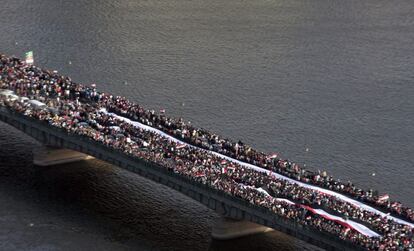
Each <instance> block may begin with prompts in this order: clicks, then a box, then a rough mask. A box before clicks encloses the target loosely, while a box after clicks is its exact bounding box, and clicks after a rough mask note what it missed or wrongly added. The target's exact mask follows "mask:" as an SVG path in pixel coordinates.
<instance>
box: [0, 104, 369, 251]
mask: <svg viewBox="0 0 414 251" xmlns="http://www.w3.org/2000/svg"><path fill="white" fill-rule="evenodd" d="M0 112H1V113H3V114H8V115H9V117H11V118H13V119H17V120H20V121H22V123H29V124H31V125H33V126H36V127H37V128H39V129H40V128H43V129H44V131H48V132H49V133H51V134H53V135H54V136H57V137H59V138H62V139H64V140H66V141H68V142H72V143H74V144H79V142H82V143H83V144H86V145H89V146H91V147H97V148H100V149H101V150H102V151H105V152H108V151H109V152H111V153H114V154H116V155H118V156H120V157H122V158H124V159H128V160H130V161H131V162H134V163H137V164H140V165H142V166H144V167H147V168H149V169H152V170H155V171H157V172H159V173H163V174H164V175H168V176H169V177H172V178H174V179H175V180H179V181H181V182H183V183H185V184H187V185H189V186H192V187H196V188H198V189H200V190H202V191H204V192H206V193H207V194H209V195H210V196H212V197H215V198H221V199H222V200H223V199H224V200H225V201H228V202H231V204H235V205H238V206H241V207H242V208H245V209H248V210H245V211H249V212H254V214H252V215H253V216H256V217H257V216H259V217H260V218H261V219H268V220H266V221H264V222H263V224H264V225H266V226H268V227H272V228H275V229H277V230H281V231H282V232H285V233H288V234H291V235H294V236H301V239H306V237H312V238H314V239H315V240H318V239H325V240H330V241H333V242H336V243H341V245H340V246H341V247H343V248H344V249H347V250H365V249H364V248H362V247H361V246H359V245H356V244H354V243H353V242H351V241H349V240H343V239H341V238H339V237H338V236H336V235H334V234H331V233H328V232H322V231H320V230H318V229H317V228H316V227H314V226H309V225H303V224H300V223H299V222H298V221H296V220H294V219H288V218H285V217H283V216H280V215H278V214H276V213H274V212H272V211H270V210H269V209H268V208H266V207H263V206H259V205H255V204H252V203H250V202H248V201H246V200H244V199H242V198H239V197H235V196H232V195H230V194H228V193H226V192H224V191H221V190H218V189H216V188H214V187H213V186H210V185H209V184H203V183H200V182H197V181H195V180H193V179H191V178H190V177H189V176H185V175H181V174H179V173H175V172H173V171H171V170H169V169H167V168H165V167H164V166H161V165H159V164H157V163H155V162H151V161H148V160H146V159H143V158H139V157H136V156H132V155H130V154H127V153H125V152H124V151H121V150H119V149H115V148H112V147H110V146H107V145H105V144H103V143H102V142H100V141H95V140H93V139H91V138H90V137H87V136H85V135H79V134H75V133H70V132H68V131H67V130H65V129H63V128H59V127H54V126H51V125H50V124H49V123H48V122H47V121H41V120H38V119H35V118H32V117H28V116H24V115H23V114H21V113H18V112H15V111H13V110H10V109H7V108H6V107H2V106H0ZM69 148H70V147H69ZM73 150H77V151H79V150H80V149H79V148H73ZM81 151H82V150H81ZM84 153H87V154H88V152H84ZM95 157H98V156H95ZM131 171H133V170H131ZM256 223H257V222H256ZM286 230H288V231H286ZM305 233H306V234H305ZM304 237H305V238H304ZM309 242H312V241H309Z"/></svg>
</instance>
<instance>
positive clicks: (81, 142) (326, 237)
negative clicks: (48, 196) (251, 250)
mask: <svg viewBox="0 0 414 251" xmlns="http://www.w3.org/2000/svg"><path fill="white" fill-rule="evenodd" d="M0 120H1V121H3V122H5V123H8V124H10V125H12V126H14V127H16V128H17V129H19V130H21V131H23V132H24V133H25V134H27V135H29V136H31V137H33V138H35V139H36V140H38V141H39V142H41V143H43V144H44V145H48V146H54V147H59V148H68V149H72V150H75V151H78V152H81V153H84V154H88V155H91V156H94V157H96V158H98V159H100V160H103V161H106V162H109V163H111V164H114V165H116V166H119V167H121V168H124V169H127V170H129V171H131V172H134V173H136V174H138V175H141V176H143V177H146V178H148V179H151V180H153V181H155V182H158V183H161V184H164V185H166V186H168V187H170V188H172V189H174V190H176V191H178V192H180V193H183V194H185V195H187V196H188V197H190V198H192V199H194V200H197V201H198V202H200V203H201V204H203V205H205V206H207V207H208V208H210V209H213V210H215V211H216V212H218V213H219V214H222V215H223V216H226V217H230V218H233V219H240V220H247V221H251V222H253V223H257V224H261V225H263V226H267V227H270V228H273V229H275V230H278V231H281V232H284V233H286V234H289V235H291V236H294V237H296V238H299V239H301V240H304V241H306V242H308V243H311V244H314V245H316V246H319V247H321V248H324V249H326V250H363V249H362V248H361V247H359V246H356V245H354V244H352V243H350V242H348V241H344V240H341V239H340V238H339V237H337V236H335V235H332V234H328V233H324V232H320V231H318V230H317V229H316V228H314V227H311V226H304V225H301V224H299V223H296V222H295V221H293V220H289V219H286V218H283V217H281V216H278V215H276V214H274V213H272V212H270V211H269V210H267V209H265V208H262V207H259V206H255V205H252V204H250V203H248V202H247V201H245V200H242V199H240V198H236V197H233V196H231V195H228V194H226V193H224V192H222V191H218V190H215V189H213V188H211V187H209V186H207V185H204V184H201V183H198V182H195V181H193V180H190V179H189V178H187V177H184V176H182V175H179V174H176V173H173V172H170V171H168V170H167V169H165V168H164V167H161V166H159V165H157V164H155V163H150V162H147V161H145V160H143V159H138V158H135V157H132V156H129V155H127V154H125V153H123V152H121V151H117V150H114V149H112V148H109V147H107V146H104V145H102V144H100V143H99V142H96V141H93V140H91V139H89V138H86V137H83V136H79V135H71V134H68V133H67V132H65V131H64V130H62V129H59V128H56V127H52V126H50V125H48V124H46V123H44V122H41V121H38V120H35V119H32V118H29V117H25V116H23V115H21V114H18V113H15V112H12V111H10V110H8V109H6V108H5V107H0Z"/></svg>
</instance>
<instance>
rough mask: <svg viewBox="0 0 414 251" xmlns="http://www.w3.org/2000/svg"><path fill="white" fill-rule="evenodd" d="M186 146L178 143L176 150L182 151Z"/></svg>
mask: <svg viewBox="0 0 414 251" xmlns="http://www.w3.org/2000/svg"><path fill="white" fill-rule="evenodd" d="M185 146H186V144H184V143H177V146H176V147H175V148H176V149H182V148H184V147H185Z"/></svg>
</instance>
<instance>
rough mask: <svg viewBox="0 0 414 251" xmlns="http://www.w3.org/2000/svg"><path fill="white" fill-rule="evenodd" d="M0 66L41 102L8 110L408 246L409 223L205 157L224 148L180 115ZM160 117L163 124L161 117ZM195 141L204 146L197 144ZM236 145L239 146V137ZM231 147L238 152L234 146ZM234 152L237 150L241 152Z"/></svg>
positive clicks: (344, 230) (348, 233) (361, 240)
mask: <svg viewBox="0 0 414 251" xmlns="http://www.w3.org/2000/svg"><path fill="white" fill-rule="evenodd" d="M0 70H1V75H0V76H1V78H0V87H1V88H7V89H10V90H13V91H14V92H15V93H16V94H18V95H19V96H25V97H28V98H30V99H37V100H39V101H41V102H43V103H45V104H46V107H36V106H32V105H30V104H28V103H25V102H24V101H21V100H19V99H16V100H7V99H2V101H0V102H3V105H5V106H8V107H9V108H10V109H13V110H14V111H16V112H19V113H22V114H24V115H26V116H30V117H33V118H36V119H39V120H43V121H46V122H48V123H49V124H51V125H53V126H56V127H60V128H63V129H65V130H67V131H68V132H70V133H76V134H79V135H83V136H87V137H89V138H92V139H93V140H96V141H98V142H101V143H103V144H105V145H107V146H108V147H112V148H115V149H119V150H122V151H124V152H125V153H127V154H130V155H132V156H135V157H139V158H143V159H146V160H148V161H152V162H155V163H158V164H160V165H162V166H164V167H166V168H168V169H169V170H171V171H173V172H176V173H179V174H182V175H185V176H187V177H189V178H191V179H193V180H196V181H198V182H201V183H204V184H207V185H210V186H212V187H213V188H215V189H218V190H221V191H224V192H226V193H229V194H231V195H234V196H237V197H240V198H243V199H245V200H247V201H249V202H250V203H252V204H255V205H259V206H262V207H266V208H268V209H269V210H271V211H273V212H274V213H277V214H278V215H281V216H283V217H286V218H290V219H294V220H295V221H297V222H300V223H301V224H304V225H312V226H314V227H316V228H318V229H320V230H323V231H327V232H330V233H334V234H335V235H337V236H339V237H340V238H343V239H346V240H349V241H352V242H354V243H356V244H359V245H361V246H363V247H365V248H367V249H372V250H377V249H381V248H383V249H384V250H399V248H403V249H406V250H409V249H410V248H413V228H412V227H410V226H409V225H404V224H400V223H397V222H395V221H393V220H391V219H389V218H387V217H384V216H382V215H379V214H376V213H373V212H370V211H368V210H365V209H364V208H360V207H357V206H355V205H353V204H351V203H349V202H344V201H342V200H340V199H338V198H337V197H335V196H331V195H327V194H323V193H321V192H318V191H317V190H314V189H309V188H306V187H302V186H299V185H297V184H294V183H291V182H288V181H286V180H282V179H278V178H277V177H275V176H272V175H268V173H266V172H259V171H256V170H252V169H249V168H246V167H244V166H242V165H240V164H237V163H235V162H231V161H228V160H227V159H224V158H220V157H218V156H217V155H213V154H211V152H209V151H206V150H202V149H200V148H203V149H206V148H207V149H208V150H211V151H216V152H220V153H223V154H224V152H223V150H220V149H218V147H217V146H216V145H217V144H216V143H217V141H219V138H217V139H218V140H217V141H215V144H212V142H210V141H209V140H200V141H201V143H200V142H198V143H197V142H192V141H191V140H189V139H188V138H186V136H185V135H186V134H187V131H185V130H186V129H184V130H182V129H180V128H183V127H182V126H180V125H183V124H184V125H186V124H185V123H184V122H183V121H182V120H173V119H170V118H167V117H166V116H164V115H156V114H155V112H154V111H146V110H144V109H142V108H139V109H138V112H140V109H141V110H142V112H143V113H145V114H147V113H148V115H139V114H138V115H137V114H135V115H134V114H133V113H129V112H128V109H127V105H126V104H128V103H126V104H125V103H124V104H121V103H122V102H121V103H120V102H118V101H116V100H125V99H123V98H120V97H113V96H111V95H105V94H103V93H99V92H97V91H96V89H95V88H93V87H85V86H82V85H79V84H74V83H72V82H71V80H70V79H69V78H66V77H63V76H59V75H58V74H57V73H54V72H49V71H45V70H41V69H40V68H36V67H34V66H28V65H25V64H24V63H23V62H21V61H20V60H18V59H13V58H7V57H5V56H2V57H1V65H0ZM119 107H121V108H119ZM103 109H106V110H103ZM108 112H114V113H116V114H118V115H120V116H122V117H129V118H131V119H132V120H135V121H139V122H141V123H142V124H145V125H149V126H152V127H154V128H158V129H160V130H162V131H164V132H166V133H167V134H169V135H172V136H174V137H176V138H179V139H180V140H182V141H183V142H187V143H190V144H191V145H194V146H198V147H200V148H197V147H192V146H190V145H187V144H181V143H179V142H177V141H172V140H170V139H168V138H166V137H164V136H161V135H159V134H156V133H154V132H150V131H147V130H144V129H142V128H139V127H136V126H134V124H133V123H129V122H128V121H127V120H124V119H120V118H119V117H116V116H114V115H113V114H110V113H108ZM134 116H135V117H134ZM161 120H163V121H167V122H162V123H161V122H160V121H161ZM168 121H169V122H168ZM173 124H174V125H173ZM164 125H168V126H169V129H168V128H167V129H165V128H166V127H165V126H164ZM177 125H178V126H177ZM194 130H196V129H194ZM194 130H193V131H194ZM200 130H201V129H200ZM177 131H180V132H181V135H180V134H179V133H178V134H177ZM183 131H185V132H183ZM193 131H191V132H190V135H193V134H195V135H197V131H195V132H193ZM182 134H184V136H183V135H182ZM194 137H195V136H194ZM217 137H218V136H217ZM199 138H200V137H199V136H197V137H195V139H196V140H197V139H199ZM228 142H230V143H228V144H229V146H228V147H226V148H224V149H227V148H232V147H231V141H228ZM203 143H205V144H204V145H203ZM222 143H223V144H225V143H224V142H222ZM236 144H237V145H239V146H240V145H242V146H244V144H243V143H242V142H238V143H236ZM203 146H204V147H203ZM234 149H235V150H237V151H236V153H238V151H239V149H240V147H236V148H234ZM242 149H244V148H242ZM251 151H253V150H251ZM243 152H244V151H243ZM225 153H226V154H225V155H227V156H230V157H233V158H234V159H239V160H241V159H243V158H244V157H240V156H239V157H237V154H236V156H232V154H231V151H227V152H225ZM260 154H263V153H260ZM241 156H245V155H244V154H242V155H241ZM248 156H250V155H248ZM252 156H253V155H252ZM244 160H245V161H246V162H250V163H253V164H254V163H255V165H257V166H261V165H260V163H259V164H258V163H257V162H254V161H253V162H251V159H249V160H248V159H244ZM280 161H281V160H280V159H277V158H269V157H265V161H264V162H261V163H262V164H263V165H264V164H266V165H267V164H268V163H270V164H271V163H277V165H278V166H279V164H278V163H280ZM275 165H276V164H275ZM267 167H268V168H266V169H268V170H269V169H270V170H274V171H278V169H277V168H276V169H273V168H269V166H267ZM288 169H289V168H286V169H283V170H288ZM293 169H294V168H293ZM283 170H282V169H281V170H280V171H283ZM289 170H290V169H289ZM301 172H302V171H300V173H301ZM280 173H283V172H280ZM258 188H261V189H264V190H265V191H267V193H264V192H261V191H260V190H258ZM333 190H335V189H333ZM278 198H286V199H289V200H290V201H293V202H294V203H293V204H292V203H287V202H285V201H281V200H278ZM307 206H308V207H309V206H310V207H314V206H316V207H320V208H323V209H326V210H331V211H332V212H334V213H336V214H338V215H341V216H343V217H348V218H349V219H354V220H356V221H359V222H361V223H363V224H365V225H367V226H369V227H372V228H373V229H374V230H375V231H377V232H378V233H380V235H381V236H380V237H368V236H366V235H364V234H362V233H360V232H358V231H356V230H355V229H353V228H349V226H347V225H346V224H344V223H338V222H335V221H331V220H327V219H326V218H324V217H322V216H320V215H318V214H313V213H312V212H311V211H309V210H307V209H306V207H307ZM409 210H411V209H409Z"/></svg>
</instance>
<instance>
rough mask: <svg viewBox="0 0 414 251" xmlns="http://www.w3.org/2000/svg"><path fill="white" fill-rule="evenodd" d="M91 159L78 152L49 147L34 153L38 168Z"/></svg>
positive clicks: (34, 160) (34, 161)
mask: <svg viewBox="0 0 414 251" xmlns="http://www.w3.org/2000/svg"><path fill="white" fill-rule="evenodd" d="M91 158H93V157H92V156H89V155H87V154H83V153H80V152H77V151H73V150H69V149H61V148H54V147H48V146H47V147H41V148H40V149H36V150H34V151H33V164H35V165H37V166H53V165H60V164H65V163H71V162H76V161H81V160H86V159H91Z"/></svg>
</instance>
